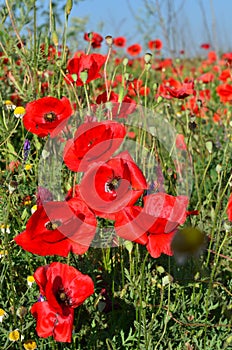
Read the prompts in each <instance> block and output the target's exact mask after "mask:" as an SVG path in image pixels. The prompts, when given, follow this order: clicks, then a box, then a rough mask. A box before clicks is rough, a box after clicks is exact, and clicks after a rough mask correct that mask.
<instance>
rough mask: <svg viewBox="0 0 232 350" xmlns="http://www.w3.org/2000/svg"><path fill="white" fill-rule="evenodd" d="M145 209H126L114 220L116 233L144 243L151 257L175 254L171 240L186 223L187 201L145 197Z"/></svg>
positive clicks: (182, 197) (167, 197) (160, 194)
mask: <svg viewBox="0 0 232 350" xmlns="http://www.w3.org/2000/svg"><path fill="white" fill-rule="evenodd" d="M143 200H144V207H143V208H140V207H133V208H125V209H124V210H123V211H122V213H118V214H117V216H116V221H115V230H116V232H117V234H118V235H119V236H120V237H122V238H124V239H127V240H132V241H136V242H138V243H140V244H144V245H146V247H147V250H148V251H149V253H150V254H151V256H152V257H154V258H158V257H159V256H160V255H161V253H164V254H167V255H173V253H172V250H171V241H172V239H173V236H174V234H175V232H176V229H177V227H178V226H179V225H181V224H183V223H184V222H185V219H186V216H187V212H186V207H187V204H188V198H187V197H185V196H177V197H174V196H171V195H168V194H166V193H162V192H160V193H155V194H150V195H147V196H145V197H144V198H143Z"/></svg>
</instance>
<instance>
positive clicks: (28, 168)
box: [24, 164, 32, 170]
mask: <svg viewBox="0 0 232 350" xmlns="http://www.w3.org/2000/svg"><path fill="white" fill-rule="evenodd" d="M31 168H32V165H31V164H26V165H25V167H24V169H25V170H31Z"/></svg>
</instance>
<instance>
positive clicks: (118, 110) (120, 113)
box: [93, 91, 137, 119]
mask: <svg viewBox="0 0 232 350" xmlns="http://www.w3.org/2000/svg"><path fill="white" fill-rule="evenodd" d="M118 100H119V96H118V94H116V93H115V92H113V91H111V93H110V95H109V97H108V100H107V93H106V92H103V93H102V94H101V95H99V96H98V97H97V99H96V103H97V104H103V108H104V110H106V111H105V114H106V115H108V116H109V118H110V119H112V118H126V117H127V116H128V115H129V114H131V113H133V112H134V111H135V109H136V106H137V105H136V102H135V101H134V100H132V99H131V98H130V97H129V96H124V97H123V99H122V102H119V101H118ZM106 102H107V104H106ZM109 102H111V103H109ZM94 108H95V106H93V109H94Z"/></svg>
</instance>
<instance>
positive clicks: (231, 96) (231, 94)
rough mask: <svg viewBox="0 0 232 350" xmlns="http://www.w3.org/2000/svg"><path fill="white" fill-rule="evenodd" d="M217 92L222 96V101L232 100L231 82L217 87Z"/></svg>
mask: <svg viewBox="0 0 232 350" xmlns="http://www.w3.org/2000/svg"><path fill="white" fill-rule="evenodd" d="M216 92H217V94H218V96H219V97H220V101H221V102H222V103H227V102H230V103H231V102H232V86H231V85H229V84H222V85H219V86H217V87H216Z"/></svg>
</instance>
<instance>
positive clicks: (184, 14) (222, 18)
mask: <svg viewBox="0 0 232 350" xmlns="http://www.w3.org/2000/svg"><path fill="white" fill-rule="evenodd" d="M146 2H147V4H148V5H151V4H153V5H155V4H156V0H82V1H79V2H78V4H75V5H74V7H73V10H72V16H77V17H84V16H88V17H89V22H88V24H87V26H86V29H87V31H98V32H99V33H100V34H102V36H106V35H112V36H113V37H116V36H126V38H127V40H128V45H129V44H133V43H135V42H140V43H141V44H142V40H143V39H144V33H149V36H150V37H151V38H152V39H156V38H161V39H162V40H164V29H161V28H160V26H159V21H160V20H159V18H158V17H159V16H158V15H157V12H156V14H155V15H151V16H150V17H149V15H148V12H147V11H146V6H145V3H146ZM158 2H159V3H160V4H161V5H160V12H161V16H162V17H163V18H164V20H166V21H167V18H168V11H167V6H166V5H167V3H168V1H167V0H163V1H161V0H159V1H158ZM169 2H170V3H171V5H172V8H171V10H172V15H171V17H170V21H168V22H169V23H170V28H169V33H168V37H169V39H170V41H171V44H172V47H173V46H175V45H176V47H177V48H178V49H182V48H184V49H185V51H186V52H188V53H190V54H194V53H197V52H198V53H199V52H202V50H201V49H199V46H200V44H202V43H203V42H209V41H211V43H213V44H214V46H215V48H217V49H223V50H224V51H228V50H232V30H231V24H230V23H231V16H232V1H231V0H220V1H219V0H194V1H192V0H170V1H169ZM152 10H153V9H152V7H151V11H152ZM173 11H174V12H173ZM175 12H176V13H175ZM143 21H144V23H143ZM206 23H207V24H206ZM138 24H140V28H138ZM166 29H167V28H166ZM164 41H165V40H164ZM166 48H167V45H166ZM144 50H146V48H145V47H144Z"/></svg>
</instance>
